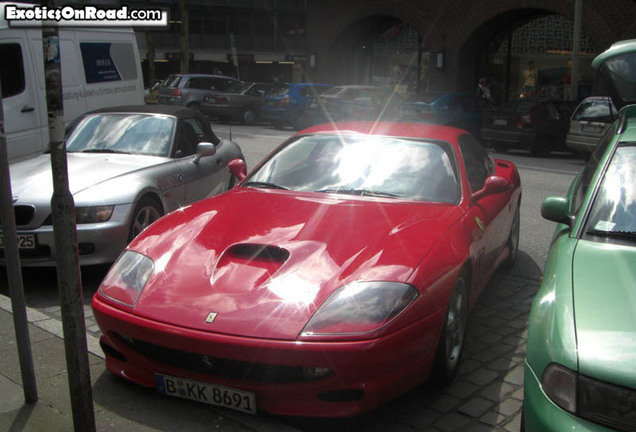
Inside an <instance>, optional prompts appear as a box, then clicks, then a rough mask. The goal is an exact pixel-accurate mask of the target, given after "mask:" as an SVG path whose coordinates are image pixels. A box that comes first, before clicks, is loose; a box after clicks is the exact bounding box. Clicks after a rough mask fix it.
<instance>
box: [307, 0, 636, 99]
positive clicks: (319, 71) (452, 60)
mask: <svg viewBox="0 0 636 432" xmlns="http://www.w3.org/2000/svg"><path fill="white" fill-rule="evenodd" d="M308 8H309V10H308V23H307V24H308V25H307V27H308V36H309V40H308V54H309V55H311V54H313V55H314V56H315V58H316V59H317V63H316V67H315V68H314V69H312V70H310V71H308V74H311V76H312V79H314V80H325V81H330V82H337V81H338V77H337V76H335V77H334V76H333V74H332V72H333V71H334V70H335V69H337V68H335V66H334V65H333V64H330V61H329V57H330V56H329V53H330V50H331V49H332V47H333V46H334V43H335V42H336V41H337V40H338V38H339V37H340V35H342V34H343V33H345V32H346V31H347V29H349V28H351V27H352V26H355V25H356V23H358V22H360V21H361V20H364V19H365V18H369V17H373V16H380V17H381V16H384V17H390V18H393V19H396V20H400V21H402V22H404V23H406V24H408V25H410V26H411V27H412V28H414V29H415V30H416V31H417V32H418V33H419V34H420V35H421V36H422V40H423V46H424V50H425V51H430V52H432V53H436V52H440V53H443V55H444V56H445V65H444V68H443V69H439V70H434V71H432V72H433V73H432V77H431V79H432V83H433V86H435V87H436V88H439V89H440V90H455V89H466V88H467V87H468V85H469V83H472V82H473V81H474V80H475V79H476V77H475V76H473V75H475V72H474V69H475V66H474V65H475V58H474V56H475V55H476V52H475V50H476V47H478V46H479V44H480V43H481V44H484V43H486V42H487V41H488V40H489V39H491V38H492V37H494V35H495V34H496V33H497V32H498V31H501V30H502V29H503V26H505V25H509V23H510V21H511V20H514V19H523V18H525V17H531V16H538V15H541V14H544V15H545V14H558V15H563V16H565V17H567V18H569V19H570V20H572V18H573V17H572V15H573V10H574V0H569V1H564V2H561V3H559V2H556V3H555V2H553V1H552V0H532V1H530V2H529V1H527V0H481V1H477V2H475V1H474V0H473V1H468V0H448V1H445V2H437V1H433V0H426V1H421V0H420V1H414V0H397V1H396V0H373V1H371V0H357V1H350V2H340V1H336V0H321V1H320V2H309V3H308ZM583 12H584V13H583V23H582V25H583V32H584V33H585V34H588V35H590V37H591V39H592V40H593V44H594V47H595V49H597V50H598V51H601V50H603V49H605V48H607V47H608V46H609V45H610V44H611V43H613V42H615V41H617V40H619V39H624V38H629V37H636V24H635V22H636V3H634V2H631V1H630V2H628V1H615V2H610V4H608V3H607V2H605V1H603V0H586V1H585V3H584V11H583ZM460 71H462V73H460ZM467 71H468V74H467ZM471 85H472V84H471Z"/></svg>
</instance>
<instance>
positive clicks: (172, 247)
mask: <svg viewBox="0 0 636 432" xmlns="http://www.w3.org/2000/svg"><path fill="white" fill-rule="evenodd" d="M461 214H462V210H460V209H459V208H458V207H457V206H455V205H449V204H426V203H415V202H412V203H410V202H409V203H405V202H397V201H391V200H386V199H382V200H380V199H377V200H376V199H363V198H361V199H357V198H351V197H342V196H340V197H338V196H335V195H326V194H296V193H292V192H286V191H282V192H279V191H270V190H263V189H260V190H256V189H250V188H235V189H233V190H232V191H230V192H228V193H225V194H223V195H220V196H218V197H215V198H212V199H209V200H206V201H203V202H200V203H196V204H194V205H192V206H190V207H189V208H186V209H183V210H182V211H178V212H173V213H172V214H171V215H169V216H168V217H166V218H164V219H162V220H160V221H158V222H157V223H155V224H154V225H153V226H152V227H150V228H149V229H148V230H147V231H146V232H144V234H142V235H141V236H140V237H138V238H137V239H136V240H135V241H134V242H133V243H132V244H131V246H130V248H131V249H134V250H136V251H138V252H141V253H143V254H145V255H147V256H149V257H151V258H152V259H153V260H154V261H155V272H154V273H153V275H152V277H151V278H150V280H149V281H148V283H147V285H146V287H145V288H144V291H143V292H142V294H141V295H140V297H139V299H138V301H137V303H136V306H135V308H134V313H135V314H138V315H140V316H144V317H147V318H150V319H153V320H157V321H162V322H166V323H169V324H173V325H177V326H180V327H188V328H194V329H198V330H204V331H213V332H218V333H224V334H233V335H239V336H248V337H258V338H270V339H280V340H293V339H296V338H297V337H298V335H299V334H300V332H301V331H302V329H303V327H304V326H305V324H306V323H307V321H308V320H309V318H311V316H312V315H313V313H314V312H315V311H316V310H317V308H318V307H319V306H320V305H321V304H322V303H323V302H324V301H325V299H326V298H327V297H328V296H329V295H330V294H331V293H332V292H333V291H334V290H336V289H338V288H340V287H342V286H343V285H344V284H347V283H350V282H354V281H398V282H406V281H408V279H409V276H410V275H411V274H412V272H413V270H414V268H415V267H416V266H417V265H418V264H419V263H420V262H421V260H422V259H423V257H424V256H425V255H426V254H427V252H428V251H429V250H430V249H431V247H432V246H433V245H434V244H435V243H436V242H437V241H439V240H440V238H441V237H442V236H443V235H444V233H445V232H446V231H447V230H448V229H449V228H450V226H451V225H453V224H454V223H455V222H456V221H457V219H458V218H459V217H460V216H461ZM210 314H212V315H210ZM214 314H216V315H214ZM210 316H214V321H213V322H211V323H210V322H206V318H208V317H210Z"/></svg>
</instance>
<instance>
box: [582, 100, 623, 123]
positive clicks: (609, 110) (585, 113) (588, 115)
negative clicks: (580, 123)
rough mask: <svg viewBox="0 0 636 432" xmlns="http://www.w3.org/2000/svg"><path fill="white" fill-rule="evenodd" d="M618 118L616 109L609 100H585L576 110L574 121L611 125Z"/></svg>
mask: <svg viewBox="0 0 636 432" xmlns="http://www.w3.org/2000/svg"><path fill="white" fill-rule="evenodd" d="M614 117H616V109H615V108H614V107H613V104H611V102H610V100H609V99H585V100H584V101H583V102H581V105H579V107H578V108H577V109H576V111H575V112H574V115H573V116H572V120H588V121H597V122H604V123H609V122H611V121H612V120H613V119H614Z"/></svg>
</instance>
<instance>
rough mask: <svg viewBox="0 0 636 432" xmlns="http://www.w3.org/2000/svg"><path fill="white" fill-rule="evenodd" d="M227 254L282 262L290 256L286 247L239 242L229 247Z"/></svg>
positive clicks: (256, 259)
mask: <svg viewBox="0 0 636 432" xmlns="http://www.w3.org/2000/svg"><path fill="white" fill-rule="evenodd" d="M226 255H228V256H229V257H233V258H236V259H242V260H246V261H263V262H269V263H280V264H282V263H284V262H285V261H287V259H288V258H289V252H288V251H287V250H286V249H282V248H279V247H276V246H267V245H259V244H237V245H234V246H231V247H230V248H228V250H227V251H226Z"/></svg>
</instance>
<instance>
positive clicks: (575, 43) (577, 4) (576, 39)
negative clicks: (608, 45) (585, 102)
mask: <svg viewBox="0 0 636 432" xmlns="http://www.w3.org/2000/svg"><path fill="white" fill-rule="evenodd" d="M582 15H583V0H575V1H574V28H573V29H572V74H571V76H570V100H577V99H578V95H577V93H578V84H579V58H580V54H581V19H582Z"/></svg>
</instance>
